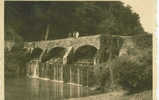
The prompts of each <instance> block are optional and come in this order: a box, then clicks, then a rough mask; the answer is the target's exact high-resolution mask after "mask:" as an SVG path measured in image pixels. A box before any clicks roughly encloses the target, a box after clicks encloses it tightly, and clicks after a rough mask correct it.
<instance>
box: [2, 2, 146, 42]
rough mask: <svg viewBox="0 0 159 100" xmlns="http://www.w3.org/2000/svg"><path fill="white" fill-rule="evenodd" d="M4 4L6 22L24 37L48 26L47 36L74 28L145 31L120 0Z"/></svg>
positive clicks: (86, 32) (41, 32)
mask: <svg viewBox="0 0 159 100" xmlns="http://www.w3.org/2000/svg"><path fill="white" fill-rule="evenodd" d="M5 7H6V14H5V15H6V20H5V23H6V26H8V25H9V26H11V27H14V28H13V29H15V30H16V33H17V34H19V35H21V36H22V37H23V38H24V40H27V41H32V40H41V39H42V38H44V34H45V33H46V29H47V27H48V26H50V32H49V39H57V38H65V37H67V36H68V33H70V32H74V31H78V32H79V33H80V36H85V35H93V34H111V35H136V34H143V33H145V32H144V30H143V28H142V26H141V24H140V21H139V16H138V14H136V13H134V12H132V11H131V8H130V7H129V6H124V5H123V3H122V2H58V1H54V2H27V3H26V2H25V3H24V2H7V3H6V6H5ZM15 19H16V21H15ZM15 27H17V28H15ZM6 28H7V29H6V30H8V29H9V27H6Z"/></svg>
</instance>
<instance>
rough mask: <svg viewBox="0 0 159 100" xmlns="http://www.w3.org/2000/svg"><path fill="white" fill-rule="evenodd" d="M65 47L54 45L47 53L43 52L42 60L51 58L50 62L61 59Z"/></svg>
mask: <svg viewBox="0 0 159 100" xmlns="http://www.w3.org/2000/svg"><path fill="white" fill-rule="evenodd" d="M65 51H66V49H65V48H63V47H55V48H53V49H51V50H50V51H49V52H48V53H45V54H44V56H43V57H42V62H46V61H49V60H51V62H55V61H57V60H58V62H59V61H60V62H61V61H62V58H63V56H64V54H65Z"/></svg>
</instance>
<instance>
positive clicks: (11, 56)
mask: <svg viewBox="0 0 159 100" xmlns="http://www.w3.org/2000/svg"><path fill="white" fill-rule="evenodd" d="M4 59H5V60H4V61H5V62H4V63H5V72H6V74H7V72H9V73H14V74H17V75H19V74H20V75H24V74H25V71H26V63H27V62H28V61H29V59H30V57H29V55H27V54H26V50H24V49H22V48H21V46H19V45H18V46H14V47H13V48H12V50H11V51H8V50H7V49H5V57H4Z"/></svg>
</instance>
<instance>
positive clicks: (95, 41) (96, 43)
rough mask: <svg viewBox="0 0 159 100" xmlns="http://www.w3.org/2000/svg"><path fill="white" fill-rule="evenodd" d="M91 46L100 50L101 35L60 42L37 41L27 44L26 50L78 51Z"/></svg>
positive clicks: (67, 39)
mask: <svg viewBox="0 0 159 100" xmlns="http://www.w3.org/2000/svg"><path fill="white" fill-rule="evenodd" d="M85 45H89V46H93V47H95V48H96V49H99V48H100V35H94V36H83V37H79V38H72V37H71V38H65V39H58V40H48V41H35V42H25V44H24V48H27V49H30V50H31V49H34V48H40V49H42V50H46V49H47V50H50V49H53V48H56V47H61V48H66V49H67V48H69V47H72V48H73V49H74V51H76V50H77V49H78V48H79V47H82V46H85Z"/></svg>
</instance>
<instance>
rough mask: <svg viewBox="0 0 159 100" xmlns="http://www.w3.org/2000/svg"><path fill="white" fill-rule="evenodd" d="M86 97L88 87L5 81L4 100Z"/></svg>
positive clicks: (29, 80)
mask: <svg viewBox="0 0 159 100" xmlns="http://www.w3.org/2000/svg"><path fill="white" fill-rule="evenodd" d="M88 95H89V89H88V87H82V86H76V85H71V84H64V83H60V82H55V81H51V80H41V79H31V78H17V77H10V78H9V77H7V78H6V79H5V100H63V99H66V98H75V97H83V96H88Z"/></svg>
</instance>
